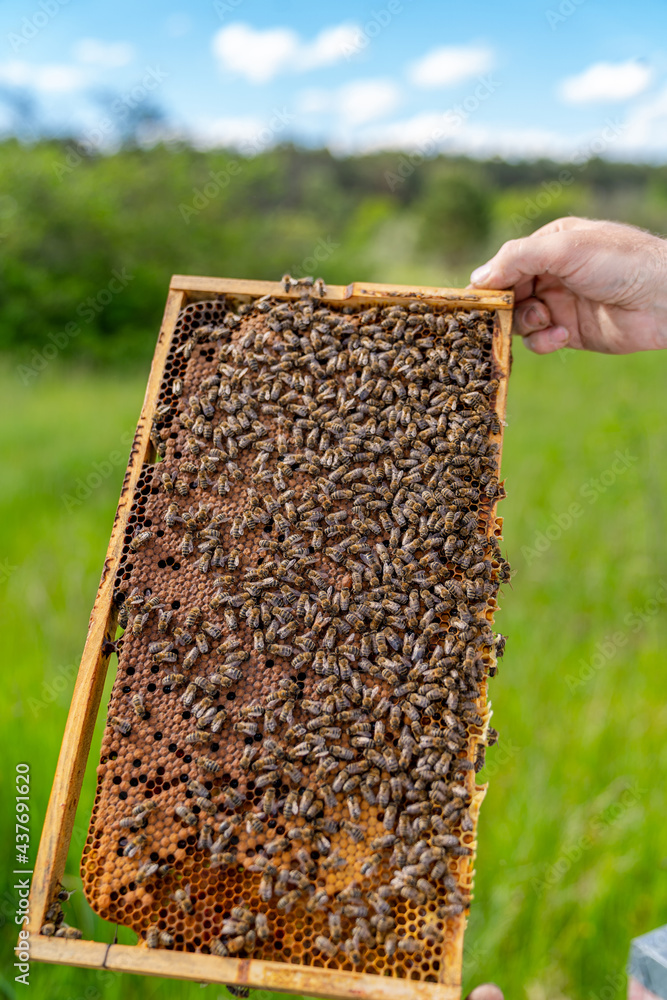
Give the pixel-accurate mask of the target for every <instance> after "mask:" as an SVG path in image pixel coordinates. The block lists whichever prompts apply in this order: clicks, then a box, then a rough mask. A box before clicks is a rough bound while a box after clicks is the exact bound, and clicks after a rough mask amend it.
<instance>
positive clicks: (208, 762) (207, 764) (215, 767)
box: [197, 757, 220, 774]
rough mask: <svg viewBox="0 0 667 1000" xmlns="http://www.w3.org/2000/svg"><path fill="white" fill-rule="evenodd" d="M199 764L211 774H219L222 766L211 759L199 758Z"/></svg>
mask: <svg viewBox="0 0 667 1000" xmlns="http://www.w3.org/2000/svg"><path fill="white" fill-rule="evenodd" d="M197 764H198V765H199V767H201V768H202V770H204V771H208V772H209V774H219V773H220V765H219V764H218V762H217V761H215V760H212V759H211V758H210V757H197Z"/></svg>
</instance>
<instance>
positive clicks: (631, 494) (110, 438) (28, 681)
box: [0, 346, 667, 1000]
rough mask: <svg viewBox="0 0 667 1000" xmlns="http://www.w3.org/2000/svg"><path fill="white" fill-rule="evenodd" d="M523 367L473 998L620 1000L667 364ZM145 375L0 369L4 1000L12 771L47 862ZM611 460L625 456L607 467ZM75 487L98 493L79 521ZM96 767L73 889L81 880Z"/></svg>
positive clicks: (168, 992)
mask: <svg viewBox="0 0 667 1000" xmlns="http://www.w3.org/2000/svg"><path fill="white" fill-rule="evenodd" d="M516 355H517V356H516V359H515V368H514V372H513V377H512V381H511V385H510V394H509V409H508V429H507V438H506V445H505V455H504V460H503V470H504V474H505V476H506V477H507V490H508V494H509V497H508V499H507V501H505V502H504V503H503V504H502V509H501V513H502V515H503V516H504V518H505V542H504V545H505V547H506V550H507V554H508V556H509V559H510V561H511V563H512V565H513V568H514V571H515V572H514V576H513V579H512V584H511V586H507V587H506V588H505V590H504V592H503V595H502V601H501V604H502V606H503V607H502V612H501V613H500V615H499V616H498V622H497V624H498V627H499V628H500V630H501V631H503V632H504V633H506V634H507V635H508V643H507V652H506V655H505V658H504V660H503V661H502V662H501V668H500V671H499V676H498V677H497V678H496V679H495V680H494V681H493V682H492V686H491V697H492V700H493V704H494V710H495V717H494V719H495V723H496V725H497V727H498V728H499V730H500V733H501V737H500V743H499V745H498V746H497V747H496V748H493V749H491V750H490V751H489V754H488V764H487V768H486V773H487V774H488V777H489V780H490V787H489V792H488V795H487V798H486V801H485V803H484V806H483V809H482V814H481V825H480V835H479V858H478V863H477V878H476V894H475V902H474V904H473V908H472V915H471V920H470V928H469V932H468V935H467V939H466V988H470V987H471V986H472V985H474V984H475V983H476V982H481V981H483V980H486V979H493V980H495V981H497V982H498V983H500V984H501V985H502V986H503V987H504V988H505V990H506V995H507V997H508V1000H509V998H511V1000H515V998H518V997H522V996H526V997H528V1000H542V998H543V997H544V998H546V997H549V998H550V1000H552V998H554V997H558V996H565V997H572V998H576V1000H591V997H593V998H595V1000H612V996H615V995H617V996H619V997H621V996H622V994H623V991H624V985H623V982H622V978H621V977H620V975H619V974H620V973H622V971H623V968H624V964H625V959H626V955H627V951H628V945H629V941H630V938H631V937H633V936H634V935H637V934H640V933H643V932H645V931H648V930H650V929H651V928H653V927H654V926H657V925H658V924H660V923H664V921H665V911H666V909H667V848H666V847H665V842H664V795H663V790H662V786H663V783H664V782H663V780H662V778H661V776H662V774H663V773H664V770H665V766H666V765H667V744H666V743H665V740H664V736H663V734H664V732H665V728H666V726H667V671H665V668H664V655H663V650H664V647H665V644H666V640H667V627H666V626H665V614H664V612H665V608H666V607H667V542H666V541H665V531H664V525H665V510H664V502H663V496H664V495H665V492H666V491H667V464H666V463H665V455H664V445H663V440H664V384H665V378H666V376H667V357H665V356H664V355H654V354H651V355H644V356H637V357H629V358H606V357H593V356H584V355H576V354H574V353H567V354H565V355H563V356H562V358H561V356H555V357H551V358H536V357H534V356H532V355H529V354H528V353H527V352H525V351H524V350H523V348H522V347H521V346H519V347H518V348H517V351H516ZM146 375H147V372H145V371H142V372H137V373H136V374H133V375H131V376H127V375H123V376H122V377H121V376H120V375H116V374H113V373H111V374H106V375H104V376H102V375H99V374H98V375H94V376H93V375H91V374H90V373H86V372H83V371H74V372H72V371H69V372H68V371H66V370H64V369H61V368H60V369H56V368H55V367H53V368H52V369H49V370H47V371H46V372H44V373H43V374H42V375H40V376H39V378H37V379H36V380H34V381H33V383H32V384H31V385H30V386H29V387H23V386H21V384H20V383H19V381H18V380H17V378H16V376H15V372H14V371H13V369H11V368H9V367H5V368H2V369H0V393H1V395H2V401H3V405H2V408H1V410H2V416H1V417H0V419H1V420H2V428H1V430H0V463H1V468H2V482H3V489H2V493H1V495H0V637H1V640H2V664H3V678H4V697H3V698H2V699H1V700H0V739H1V740H2V742H3V760H4V761H5V776H6V782H5V793H4V797H3V803H4V805H3V809H2V813H1V815H2V826H1V827H0V836H2V843H3V845H5V847H4V851H5V865H4V871H3V885H2V887H1V888H0V921H2V922H3V923H4V927H3V932H2V936H3V958H4V959H5V961H4V964H3V969H4V970H5V971H4V979H2V980H0V983H1V984H2V989H3V992H4V994H5V995H6V996H8V997H13V996H15V995H16V996H19V995H20V990H21V986H15V984H14V982H13V970H12V961H13V960H12V958H11V957H10V956H11V946H12V944H13V941H14V939H15V934H16V927H15V925H14V923H13V913H14V908H15V899H14V894H13V891H12V889H11V885H12V877H11V870H12V869H13V852H12V851H11V847H10V845H11V843H13V812H12V794H13V775H14V767H15V764H16V763H17V762H19V761H26V762H28V763H29V764H30V766H31V772H32V803H31V804H32V811H33V822H32V857H33V858H34V853H35V852H36V848H37V843H38V837H39V831H40V829H41V823H42V820H43V817H44V812H45V809H46V803H47V799H48V793H49V789H50V785H51V781H52V778H53V772H54V768H55V764H56V759H57V754H58V748H59V745H60V739H61V735H62V731H63V727H64V724H65V718H66V713H67V706H68V702H69V697H70V695H71V690H72V686H73V682H74V674H75V669H76V665H77V663H78V660H79V657H80V654H81V649H82V646H83V640H84V637H85V633H86V627H87V623H88V616H89V613H90V609H91V606H92V603H93V598H94V595H95V591H96V588H97V584H98V580H99V575H100V571H101V568H102V562H103V559H104V554H105V551H106V545H107V540H108V536H109V532H110V528H111V523H112V520H113V513H114V509H115V506H116V503H117V500H118V494H119V491H120V485H121V481H122V476H123V469H124V465H125V460H126V457H127V453H128V450H129V437H128V435H129V434H131V432H132V430H133V428H134V425H135V422H136V418H137V416H138V412H139V409H140V406H141V400H142V397H143V387H144V382H145V377H146ZM617 451H618V452H619V453H620V454H621V455H625V456H626V458H625V459H624V460H622V461H621V460H619V461H618V463H617V464H616V466H614V462H615V460H616V459H615V453H616V452H617ZM114 453H118V455H114ZM95 463H98V467H97V468H98V473H97V475H98V477H99V479H96V478H95V475H96V466H95ZM104 463H108V467H107V466H105V465H104ZM100 465H101V466H102V469H101V472H100V471H99V466H100ZM91 477H92V478H91ZM77 481H79V482H78V483H77ZM81 483H83V484H84V485H86V484H87V489H89V491H90V492H89V494H88V495H85V496H84V492H85V491H84V492H82V493H81V496H82V499H81V501H80V503H78V505H75V506H74V507H72V503H73V500H74V501H76V499H77V498H76V489H77V485H78V487H79V489H80V487H81ZM68 497H69V498H73V500H72V499H70V500H68V499H67V498H68ZM63 498H65V499H63ZM572 505H575V506H572ZM568 511H569V520H570V524H568V521H567V518H568ZM539 550H541V551H539ZM661 581H662V582H661ZM651 602H653V603H651ZM99 736H100V733H99V730H98V733H97V734H96V738H95V743H94V748H93V758H95V757H96V754H97V750H98V746H99ZM94 764H95V760H94V759H93V766H92V768H89V770H88V773H87V775H86V781H85V785H84V791H83V795H82V800H81V805H80V810H79V813H78V815H77V821H76V828H75V835H74V841H73V848H72V851H71V853H70V860H69V868H68V875H67V876H66V880H65V881H66V884H67V885H68V887H74V886H76V885H77V884H79V882H78V874H77V871H78V859H79V856H80V852H81V848H82V846H83V839H84V837H85V831H86V817H87V815H88V814H89V812H90V808H91V804H92V797H93V790H94ZM68 905H69V907H71V910H70V913H71V922H72V923H77V924H78V925H79V926H81V927H82V929H83V930H84V934H85V936H86V937H89V936H91V937H92V936H95V937H96V938H98V939H100V940H111V938H112V936H113V928H110V927H109V926H107V925H104V924H103V923H102V922H101V921H99V920H98V919H97V918H96V917H94V915H93V914H92V912H91V911H90V909H89V908H88V906H87V905H86V904H85V901H84V900H83V897H82V894H81V893H77V894H75V896H74V897H73V899H72V901H71V903H70V904H68ZM123 933H124V937H122V939H123V940H128V941H130V940H132V937H133V936H132V935H131V934H129V933H128V932H121V934H122V935H123ZM202 995H203V996H205V997H211V996H213V997H217V996H219V995H223V991H222V989H221V988H218V987H215V986H212V987H209V988H208V990H207V991H206V993H204V994H201V993H200V990H199V987H198V986H197V985H187V984H181V983H172V982H168V981H163V980H157V979H148V980H144V979H140V978H139V977H121V976H118V975H113V974H110V973H93V972H88V971H84V970H75V969H69V968H65V967H49V966H40V965H39V964H35V965H33V967H32V970H31V996H32V997H33V998H34V1000H41V998H42V997H44V998H45V1000H46V998H47V997H48V998H49V1000H51V998H59V997H62V998H73V1000H98V998H102V997H104V998H105V1000H120V998H121V997H122V1000H139V998H141V1000H147V998H151V1000H152V998H154V997H155V998H162V997H165V998H166V997H167V996H168V997H170V998H181V997H192V998H194V997H198V996H202Z"/></svg>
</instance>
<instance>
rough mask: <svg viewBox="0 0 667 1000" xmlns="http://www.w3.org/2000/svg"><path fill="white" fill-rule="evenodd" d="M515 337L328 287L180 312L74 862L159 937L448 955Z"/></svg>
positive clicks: (412, 967)
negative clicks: (507, 354) (499, 356)
mask: <svg viewBox="0 0 667 1000" xmlns="http://www.w3.org/2000/svg"><path fill="white" fill-rule="evenodd" d="M493 331H494V314H493V313H491V312H484V311H478V310H472V311H462V310H458V311H456V310H454V311H452V310H449V311H448V310H447V309H445V308H439V307H435V306H432V305H428V304H426V303H421V302H417V301H409V300H408V301H406V302H405V303H404V304H401V305H400V306H397V305H386V306H382V305H378V306H373V307H371V308H361V307H352V306H343V307H341V305H340V303H332V304H330V305H327V304H325V303H323V302H321V301H320V300H318V299H317V298H313V297H311V296H310V295H309V293H308V292H307V291H306V292H305V293H304V294H303V295H302V296H301V297H300V298H297V299H291V300H289V301H282V300H281V299H280V298H269V297H264V298H262V299H256V300H253V301H252V302H249V303H245V304H239V302H238V301H236V302H235V301H234V300H233V299H226V300H225V299H220V300H216V301H211V302H197V303H193V304H190V305H188V306H186V307H185V308H184V309H183V310H182V311H181V313H180V316H179V319H178V322H177V325H176V329H175V333H174V336H173V341H172V346H171V350H170V354H169V358H168V361H167V363H166V366H165V370H164V377H163V381H162V384H161V389H160V395H159V400H158V403H157V406H156V410H155V414H154V419H153V425H152V431H151V440H152V443H153V447H154V450H155V461H150V462H147V463H146V464H145V465H144V468H143V470H142V473H141V476H140V478H139V482H138V484H137V487H136V491H135V495H134V498H133V505H132V509H131V514H130V516H129V521H128V527H127V532H126V535H125V544H124V546H123V555H122V558H121V563H120V568H119V570H118V576H117V580H116V590H115V594H114V605H115V608H116V610H117V614H118V622H119V628H120V629H122V630H123V631H122V635H120V637H119V638H118V640H117V652H118V672H117V677H116V680H115V683H114V687H113V691H112V694H111V699H110V704H109V712H108V720H107V726H106V729H105V732H104V736H103V741H102V748H101V758H100V764H99V767H98V770H97V775H98V777H97V782H98V783H97V796H96V800H95V805H94V809H93V814H92V818H91V823H90V830H89V834H88V838H87V841H86V844H85V848H84V852H83V858H82V863H81V871H82V877H83V884H84V891H85V894H86V896H87V898H88V900H89V902H90V904H91V906H92V907H93V908H94V909H95V910H96V911H97V913H99V915H100V916H101V917H103V918H104V919H106V920H109V921H113V922H114V923H119V924H122V925H124V926H126V927H129V928H131V929H132V930H134V931H135V932H136V933H137V934H138V935H139V936H140V938H141V939H142V941H143V942H144V943H145V945H146V946H148V947H151V948H155V947H158V948H168V949H175V950H178V951H187V952H202V953H213V954H218V955H233V956H237V957H240V958H249V957H252V958H256V959H265V960H272V961H280V962H283V963H292V964H296V965H307V966H314V967H318V968H330V969H340V970H346V971H356V972H366V973H373V974H378V975H387V976H395V977H403V978H408V979H419V980H425V981H430V982H439V981H442V980H443V978H444V977H445V974H446V971H447V968H448V963H451V962H452V961H454V960H455V958H454V957H453V956H455V954H456V946H457V942H458V943H459V945H460V940H461V937H460V936H461V934H462V930H463V927H464V925H465V919H466V914H467V911H468V907H469V904H470V895H471V889H472V875H473V868H472V866H473V860H474V850H475V831H476V820H477V812H478V807H479V802H480V799H481V796H482V794H483V791H482V789H480V788H478V787H477V786H476V784H475V773H476V772H477V771H478V770H479V769H480V768H481V767H482V765H483V760H484V750H485V746H486V744H487V743H490V742H493V740H494V738H495V736H496V735H497V734H495V732H494V730H492V729H491V728H490V726H489V709H488V702H487V678H488V677H489V676H490V675H493V674H494V673H495V670H496V656H497V655H500V654H501V653H502V647H503V645H504V639H503V637H502V636H500V635H496V634H494V632H493V631H492V622H493V614H494V611H495V609H496V607H497V604H496V594H497V590H498V587H499V584H500V583H501V582H502V581H503V580H504V579H506V578H507V575H508V566H507V563H506V562H505V560H504V559H503V558H502V556H501V554H500V547H499V538H500V528H501V522H500V521H499V520H497V519H496V516H495V505H496V501H497V500H498V499H499V498H500V497H501V496H502V495H503V494H504V491H503V487H502V485H501V484H500V483H499V481H498V472H499V470H498V464H499V453H500V440H501V423H500V420H499V417H498V415H497V413H496V409H495V407H496V404H497V396H498V387H499V381H500V379H501V378H502V377H503V375H504V373H503V372H501V371H499V370H498V365H497V362H496V360H495V358H494V354H493V350H492V345H493ZM459 960H460V956H459Z"/></svg>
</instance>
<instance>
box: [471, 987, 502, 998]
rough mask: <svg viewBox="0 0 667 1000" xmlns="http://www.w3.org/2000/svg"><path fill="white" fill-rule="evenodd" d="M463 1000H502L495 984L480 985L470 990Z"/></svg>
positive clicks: (499, 989) (500, 991)
mask: <svg viewBox="0 0 667 1000" xmlns="http://www.w3.org/2000/svg"><path fill="white" fill-rule="evenodd" d="M465 1000H504V997H503V991H502V990H501V988H500V987H499V986H496V984H495V983H482V984H481V985H480V986H476V987H475V988H474V990H471V991H470V993H469V994H468V996H467V997H466V998H465Z"/></svg>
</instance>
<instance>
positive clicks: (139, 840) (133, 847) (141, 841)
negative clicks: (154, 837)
mask: <svg viewBox="0 0 667 1000" xmlns="http://www.w3.org/2000/svg"><path fill="white" fill-rule="evenodd" d="M147 843H148V837H147V836H146V834H145V833H138V834H137V835H136V837H134V838H133V839H132V840H128V842H127V844H126V845H125V847H124V848H123V855H124V856H125V857H126V858H134V857H135V856H136V855H137V854H138V853H139V852H140V851H142V850H143V849H144V847H145V846H146V844H147Z"/></svg>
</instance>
